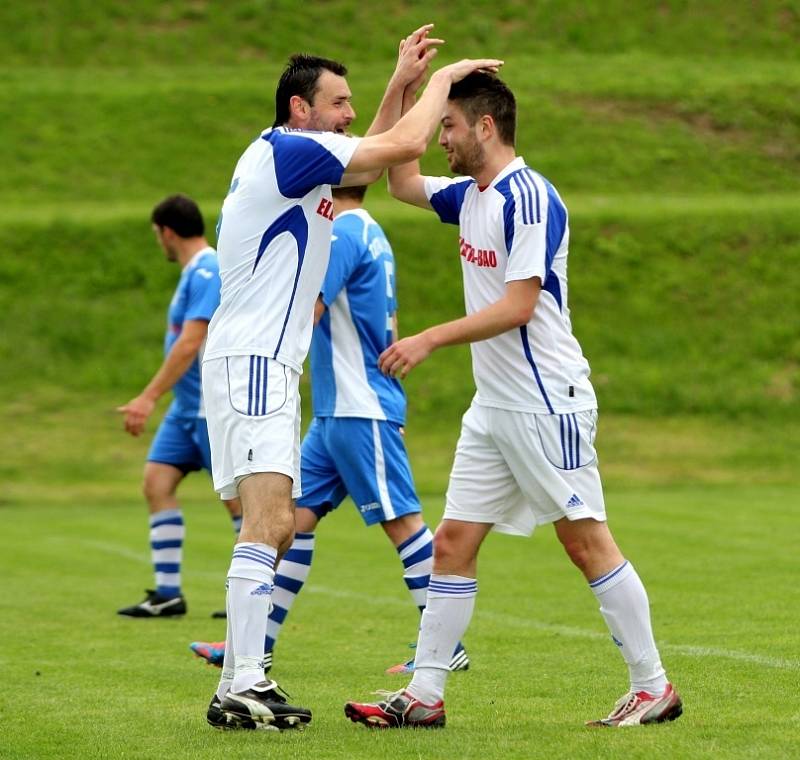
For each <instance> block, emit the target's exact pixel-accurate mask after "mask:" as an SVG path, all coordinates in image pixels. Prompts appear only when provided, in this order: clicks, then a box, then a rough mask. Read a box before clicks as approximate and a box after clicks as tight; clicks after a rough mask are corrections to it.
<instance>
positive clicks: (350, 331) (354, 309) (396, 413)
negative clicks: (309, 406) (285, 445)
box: [311, 209, 406, 424]
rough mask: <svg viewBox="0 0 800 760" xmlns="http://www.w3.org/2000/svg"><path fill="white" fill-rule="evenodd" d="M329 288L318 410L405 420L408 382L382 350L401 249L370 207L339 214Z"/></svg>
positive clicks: (318, 356) (314, 373)
mask: <svg viewBox="0 0 800 760" xmlns="http://www.w3.org/2000/svg"><path fill="white" fill-rule="evenodd" d="M321 295H322V299H323V302H324V303H325V305H326V307H327V309H326V311H325V313H324V315H323V316H322V319H321V320H320V322H319V324H318V325H317V327H316V328H315V330H314V337H313V340H312V344H311V382H312V399H313V407H314V415H315V416H316V417H364V418H367V419H388V420H391V421H393V422H397V423H398V424H403V423H404V421H405V407H406V403H405V394H404V393H403V389H402V386H401V385H400V383H399V382H398V381H397V380H396V379H395V378H392V377H387V376H385V375H383V374H382V373H381V371H380V370H379V369H378V357H379V356H380V354H381V353H382V352H383V351H384V350H385V349H386V348H388V346H389V345H390V344H391V342H392V340H393V316H394V313H395V311H396V310H397V297H396V288H395V279H394V254H393V252H392V248H391V245H390V244H389V241H388V240H387V238H386V235H385V234H384V232H383V230H382V229H381V227H380V225H378V223H377V222H376V221H375V220H374V219H373V218H372V217H371V216H370V215H369V213H367V211H365V210H364V209H353V210H350V211H345V212H343V213H341V214H339V215H338V216H337V217H336V221H335V222H334V225H333V240H332V245H331V258H330V263H329V266H328V271H327V274H326V276H325V281H324V283H323V287H322V291H321Z"/></svg>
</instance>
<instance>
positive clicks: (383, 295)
mask: <svg viewBox="0 0 800 760" xmlns="http://www.w3.org/2000/svg"><path fill="white" fill-rule="evenodd" d="M366 191H367V188H366V187H365V186H360V187H337V188H333V190H332V194H333V209H334V216H335V219H334V223H333V238H332V243H331V256H330V262H329V264H328V270H327V272H326V274H325V280H324V281H323V283H322V290H321V293H320V295H319V297H318V299H317V306H316V309H315V314H314V317H315V323H316V324H315V327H314V333H313V337H312V340H311V353H310V369H311V399H312V407H313V411H314V419H313V421H312V422H311V425H310V426H309V429H308V432H307V433H306V435H305V437H304V438H303V443H302V446H301V456H300V459H301V469H300V472H301V480H302V483H303V495H302V497H300V498H298V499H297V507H298V509H297V510H296V513H295V537H294V542H293V543H292V545H291V547H290V548H289V550H288V551H287V552H286V554H285V555H284V556H283V558H282V559H281V560H280V562H279V563H278V565H277V567H276V574H275V580H274V591H273V594H272V609H271V610H270V613H269V620H268V622H267V636H266V640H265V642H264V663H265V665H264V670H265V671H267V670H268V669H270V668H271V667H272V663H273V649H274V647H275V643H276V640H277V638H278V635H279V633H280V631H281V629H282V627H283V624H284V623H285V621H286V617H287V615H288V614H289V611H290V609H291V608H292V605H293V604H294V602H295V599H296V598H297V595H298V594H299V593H300V591H301V589H302V588H303V586H304V584H305V582H306V580H307V579H308V575H309V572H310V571H311V562H312V559H313V557H314V546H315V541H316V529H317V526H318V524H319V522H320V520H321V519H322V518H323V517H325V515H327V514H328V513H330V512H333V511H334V510H336V509H337V508H338V507H339V505H340V504H341V503H342V502H343V500H344V499H345V498H346V497H347V496H348V495H349V496H350V497H352V500H353V502H354V503H355V505H356V508H357V509H358V511H359V513H360V514H361V517H362V519H363V521H364V523H365V524H366V525H368V526H372V525H380V526H381V527H382V528H383V531H384V532H385V533H386V536H387V537H388V538H389V540H390V541H391V543H392V545H393V546H394V547H395V549H396V550H397V553H398V555H399V557H400V561H401V562H402V567H403V580H404V582H405V584H406V586H407V588H408V590H409V592H410V593H411V598H412V600H413V602H414V604H415V605H416V606H417V607H418V608H419V610H420V611H422V610H423V609H424V608H425V600H426V596H427V590H428V580H429V578H430V572H431V567H432V564H433V535H432V533H431V531H430V529H429V528H428V526H427V525H426V524H425V522H424V520H423V518H422V514H421V511H422V508H421V506H420V503H419V499H418V497H417V492H416V489H415V487H414V479H413V476H412V474H411V465H410V462H409V460H408V453H407V452H406V447H405V444H404V442H403V425H405V421H406V396H405V393H404V392H403V387H402V385H401V384H400V381H399V380H397V378H394V377H391V376H389V375H384V374H383V373H382V372H381V371H380V369H379V368H378V357H379V356H380V354H381V353H382V352H383V351H384V350H385V349H386V348H388V347H389V346H390V345H391V344H392V342H393V341H394V340H396V339H397V288H396V285H395V275H394V271H395V258H394V253H393V251H392V247H391V245H390V244H389V241H388V239H387V238H386V235H385V234H384V232H383V230H382V229H381V227H380V225H379V224H378V223H377V222H376V221H375V220H374V219H373V218H372V216H371V215H370V214H369V212H368V211H367V210H366V209H365V208H363V200H364V195H365V193H366ZM368 588H369V584H365V593H368ZM189 646H190V649H191V650H192V651H193V652H194V653H195V654H196V655H198V656H199V657H202V658H203V659H205V660H206V661H207V662H208V663H210V664H211V665H217V666H221V665H222V663H223V659H224V654H225V642H224V641H221V642H220V641H216V642H214V641H212V642H206V641H195V642H193V643H192V644H190V645H189ZM413 668H414V660H413V658H412V659H411V660H408V661H407V662H403V663H401V664H399V665H394V666H393V667H391V668H389V669H388V671H387V672H389V673H408V672H411V671H412V670H413ZM468 668H469V658H468V657H467V653H466V651H465V650H464V647H463V646H462V645H461V644H458V645H457V647H456V650H455V651H454V652H453V657H452V658H451V660H450V669H451V670H467V669H468Z"/></svg>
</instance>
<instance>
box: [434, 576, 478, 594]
mask: <svg viewBox="0 0 800 760" xmlns="http://www.w3.org/2000/svg"><path fill="white" fill-rule="evenodd" d="M477 593H478V581H477V579H475V578H465V577H464V576H461V575H431V579H430V582H429V583H428V596H431V597H442V596H451V597H457V598H459V599H468V598H469V597H473V596H475V595H476V594H477Z"/></svg>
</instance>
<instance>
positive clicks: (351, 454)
mask: <svg viewBox="0 0 800 760" xmlns="http://www.w3.org/2000/svg"><path fill="white" fill-rule="evenodd" d="M300 471H301V477H300V482H301V483H302V484H303V495H302V496H301V497H300V498H299V499H298V500H297V505H298V506H300V507H308V508H310V509H311V510H312V511H313V512H314V514H316V515H317V517H324V516H325V515H326V514H327V513H328V512H331V511H332V510H334V509H336V507H338V506H339V505H340V504H341V503H342V501H343V500H344V498H345V496H347V495H348V494H350V496H351V497H352V499H353V501H354V502H355V503H356V506H357V507H358V511H359V512H360V513H361V517H362V518H363V520H364V522H365V523H366V524H367V525H374V524H375V523H380V522H387V521H388V520H394V519H395V518H397V517H402V516H403V515H409V514H416V513H418V512H420V511H421V508H420V505H419V499H418V498H417V492H416V490H415V489H414V479H413V477H412V476H411V467H410V465H409V463H408V454H407V453H406V447H405V444H404V443H403V436H402V435H401V433H400V426H399V425H398V424H396V423H394V422H386V421H384V420H368V419H360V418H355V417H317V418H315V419H314V420H313V421H312V422H311V426H310V427H309V428H308V432H307V433H306V436H305V438H304V439H303V445H302V448H301V451H300Z"/></svg>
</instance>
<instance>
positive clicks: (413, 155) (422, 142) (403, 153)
mask: <svg viewBox="0 0 800 760" xmlns="http://www.w3.org/2000/svg"><path fill="white" fill-rule="evenodd" d="M427 147H428V141H427V140H426V139H425V136H424V135H415V136H412V135H409V136H408V138H407V139H405V140H403V141H402V142H401V143H400V145H398V151H397V152H398V159H399V160H398V162H397V163H399V164H405V163H408V162H409V161H416V160H417V159H418V158H421V157H422V155H423V154H424V153H425V150H426V149H427Z"/></svg>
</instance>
